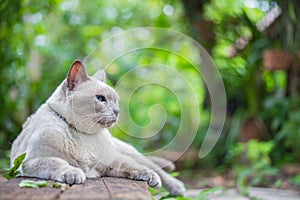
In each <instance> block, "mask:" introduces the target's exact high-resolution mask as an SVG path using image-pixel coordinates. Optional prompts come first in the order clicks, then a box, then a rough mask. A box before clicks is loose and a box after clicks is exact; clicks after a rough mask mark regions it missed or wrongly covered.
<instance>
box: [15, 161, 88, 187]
mask: <svg viewBox="0 0 300 200" xmlns="http://www.w3.org/2000/svg"><path fill="white" fill-rule="evenodd" d="M21 174H22V175H24V176H30V177H37V178H44V179H51V180H55V181H59V182H64V183H68V184H80V183H83V182H84V181H85V179H86V176H85V174H84V172H83V171H82V170H81V169H80V168H77V167H73V166H71V165H69V163H68V162H67V161H65V160H62V159H60V158H57V157H41V158H32V159H26V160H25V161H24V163H23V164H22V173H21Z"/></svg>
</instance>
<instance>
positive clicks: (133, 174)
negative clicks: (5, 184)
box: [11, 77, 185, 195]
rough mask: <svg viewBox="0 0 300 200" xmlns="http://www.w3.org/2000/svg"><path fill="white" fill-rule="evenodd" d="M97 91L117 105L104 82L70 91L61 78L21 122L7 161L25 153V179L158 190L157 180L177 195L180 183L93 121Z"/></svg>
mask: <svg viewBox="0 0 300 200" xmlns="http://www.w3.org/2000/svg"><path fill="white" fill-rule="evenodd" d="M99 93H101V94H104V95H106V96H107V98H110V100H109V102H108V104H109V106H117V100H118V96H117V94H116V93H115V91H114V90H113V89H112V88H111V87H109V86H108V85H106V84H105V83H104V82H102V81H99V80H97V79H95V78H92V77H89V79H88V80H87V81H84V82H82V83H80V84H78V85H77V86H76V87H75V89H74V90H72V91H69V90H68V88H67V83H66V80H65V81H64V82H63V83H62V84H61V85H60V86H59V87H58V88H57V89H56V91H55V92H54V93H53V95H52V96H51V97H50V98H49V99H48V100H47V102H46V103H45V104H43V105H42V106H41V107H40V108H39V109H38V110H37V112H36V113H35V114H34V115H32V116H31V117H30V118H28V120H27V121H26V123H24V125H23V130H22V132H21V133H20V135H19V136H18V137H17V139H16V140H15V141H14V142H13V145H12V150H11V163H13V160H14V159H15V158H16V157H17V156H18V155H20V154H22V153H23V152H26V158H25V160H24V162H23V164H22V167H21V174H22V175H24V176H31V177H39V178H45V179H52V180H56V181H61V182H66V183H69V184H74V183H83V182H84V181H85V179H86V178H87V177H100V176H115V177H126V178H130V179H135V180H143V181H147V182H148V184H149V185H150V186H152V187H160V186H161V180H162V182H163V184H164V185H165V187H166V188H167V189H168V190H169V191H170V193H171V194H173V195H179V194H182V193H183V192H184V190H185V188H184V185H183V183H182V182H180V181H179V180H177V179H175V178H173V177H171V176H170V175H168V174H167V173H166V172H164V171H163V170H162V169H160V168H159V167H158V166H157V165H156V164H154V163H153V162H151V161H150V160H148V159H147V158H146V157H144V156H142V154H140V153H139V152H138V151H137V150H136V149H135V148H134V147H132V146H131V145H129V144H127V143H125V142H122V141H120V140H118V139H116V138H114V137H112V136H111V134H110V132H109V130H108V129H107V128H108V127H105V126H103V125H101V124H99V123H98V121H99V119H101V116H99V114H98V113H97V110H100V109H102V108H101V105H102V104H101V103H99V102H97V99H96V98H95V94H99ZM108 119H110V118H108ZM151 169H153V170H155V171H153V170H151Z"/></svg>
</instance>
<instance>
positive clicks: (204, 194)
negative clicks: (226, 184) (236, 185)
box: [196, 186, 222, 200]
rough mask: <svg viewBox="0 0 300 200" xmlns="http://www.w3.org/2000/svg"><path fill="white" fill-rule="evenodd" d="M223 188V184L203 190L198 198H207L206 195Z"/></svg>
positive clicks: (198, 199)
mask: <svg viewBox="0 0 300 200" xmlns="http://www.w3.org/2000/svg"><path fill="white" fill-rule="evenodd" d="M220 189H222V187H221V186H217V187H213V188H210V189H206V190H202V191H201V192H200V193H199V194H198V195H197V196H196V199H197V200H205V199H207V198H206V196H207V195H209V194H211V193H214V192H216V191H218V190H220Z"/></svg>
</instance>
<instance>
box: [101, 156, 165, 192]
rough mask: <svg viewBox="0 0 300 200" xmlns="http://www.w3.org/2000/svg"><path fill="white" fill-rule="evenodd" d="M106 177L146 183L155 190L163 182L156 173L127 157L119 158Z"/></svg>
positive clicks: (113, 163)
mask: <svg viewBox="0 0 300 200" xmlns="http://www.w3.org/2000/svg"><path fill="white" fill-rule="evenodd" d="M106 175H107V176H113V177H124V178H129V179H132V180H139V181H146V182H148V184H149V186H150V187H153V188H160V187H161V180H160V177H159V176H158V174H157V173H156V172H154V171H153V170H151V169H149V168H147V167H145V166H143V165H139V164H137V163H136V162H135V161H134V160H133V159H132V158H130V157H127V156H125V155H122V156H120V157H117V158H116V159H115V160H114V161H113V162H112V163H111V164H110V166H109V169H108V170H107V171H106Z"/></svg>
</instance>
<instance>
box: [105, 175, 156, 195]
mask: <svg viewBox="0 0 300 200" xmlns="http://www.w3.org/2000/svg"><path fill="white" fill-rule="evenodd" d="M102 180H103V182H104V184H105V185H106V188H107V190H108V191H109V192H110V197H111V199H120V200H121V199H124V200H125V199H126V200H127V199H128V200H129V199H149V200H151V199H152V196H151V194H150V192H149V190H148V185H147V184H146V183H145V182H141V181H133V180H129V179H122V178H118V179H116V178H112V177H103V178H102Z"/></svg>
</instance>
